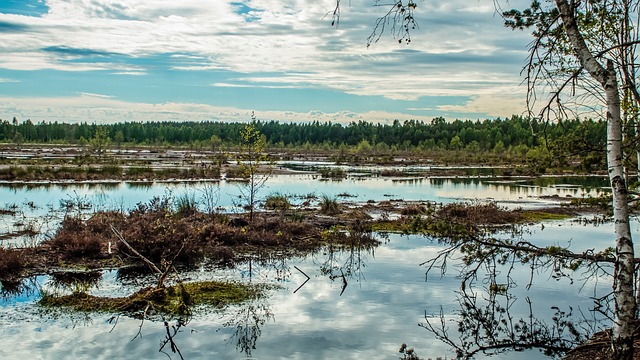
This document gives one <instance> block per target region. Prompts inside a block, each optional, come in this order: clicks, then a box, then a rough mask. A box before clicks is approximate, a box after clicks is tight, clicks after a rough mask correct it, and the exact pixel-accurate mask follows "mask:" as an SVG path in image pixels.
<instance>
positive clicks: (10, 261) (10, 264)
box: [0, 248, 26, 280]
mask: <svg viewBox="0 0 640 360" xmlns="http://www.w3.org/2000/svg"><path fill="white" fill-rule="evenodd" d="M25 265H26V264H25V261H24V258H23V257H22V256H21V254H20V253H19V252H18V251H16V250H14V249H4V248H0V280H8V279H15V278H18V277H20V272H22V269H24V267H25Z"/></svg>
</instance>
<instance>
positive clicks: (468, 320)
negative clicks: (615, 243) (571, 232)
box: [420, 231, 611, 359]
mask: <svg viewBox="0 0 640 360" xmlns="http://www.w3.org/2000/svg"><path fill="white" fill-rule="evenodd" d="M519 234H521V232H520V231H515V232H511V233H509V236H508V237H507V239H504V238H490V237H482V236H480V235H471V236H469V237H468V238H466V239H464V240H449V246H448V247H447V248H446V249H444V250H442V251H441V252H439V253H438V255H437V256H436V257H435V258H433V259H431V260H429V261H427V262H425V263H423V265H426V266H427V276H428V275H429V272H430V271H432V270H434V269H439V270H440V273H441V275H444V274H445V272H446V271H447V270H448V269H449V268H450V267H451V263H455V264H456V265H455V266H454V267H455V268H456V269H457V271H459V273H458V276H459V278H460V279H461V287H460V290H459V291H457V292H456V296H457V302H458V304H459V306H460V308H459V310H457V311H456V313H455V315H447V314H445V313H444V310H442V309H441V310H440V314H439V315H436V316H433V315H431V316H430V315H428V314H426V313H425V322H423V323H421V324H420V326H421V327H423V328H425V329H427V330H429V331H430V332H431V333H433V334H434V335H435V336H436V338H438V339H439V340H441V341H443V342H444V343H446V344H448V345H449V346H450V347H451V348H452V349H453V350H454V351H455V352H456V357H457V358H459V359H469V358H473V357H474V356H476V355H477V354H479V353H482V354H485V355H492V354H497V353H502V352H506V351H523V350H529V349H538V350H540V351H541V352H543V353H544V354H545V355H546V356H555V357H557V356H561V355H562V354H564V353H565V352H567V351H569V350H571V349H572V348H574V347H576V346H577V345H579V344H581V343H583V342H584V341H586V340H587V339H588V338H589V337H590V335H592V334H593V333H594V332H596V331H597V330H600V329H602V328H603V327H605V326H606V322H608V321H609V320H610V315H611V309H610V304H609V302H610V295H611V294H607V295H605V296H602V297H600V298H595V295H596V288H595V285H593V286H594V300H595V306H594V308H593V309H590V312H589V315H588V316H587V315H585V314H584V313H583V312H582V311H581V309H579V308H578V309H574V308H572V307H568V308H566V309H561V308H560V307H558V306H555V304H553V303H545V304H544V308H543V309H542V310H538V311H537V312H538V313H537V314H536V313H535V312H534V306H533V304H532V301H531V299H530V298H529V297H526V298H525V299H524V302H526V307H527V308H528V309H527V310H523V306H524V305H525V304H523V301H520V302H519V303H518V302H517V301H518V299H517V298H516V297H515V296H514V295H513V294H512V293H511V290H512V289H514V288H516V287H517V282H516V279H515V275H514V274H516V273H517V271H516V270H517V269H516V267H520V266H525V267H528V268H529V270H530V276H529V279H528V281H527V284H526V289H527V290H530V289H531V287H532V286H533V282H534V277H535V276H540V275H541V274H548V275H549V277H550V278H551V279H555V280H556V281H560V280H562V279H566V280H568V281H569V282H570V283H573V282H574V277H575V276H576V273H577V271H578V270H579V269H580V270H582V271H581V272H579V273H578V274H579V276H580V279H579V280H581V281H583V284H582V287H581V289H582V288H584V286H586V285H587V284H588V283H589V282H588V280H595V281H594V282H597V280H598V278H599V277H601V276H607V275H609V274H610V273H611V266H610V264H611V257H610V254H609V253H608V252H606V251H605V252H602V253H595V252H593V251H591V250H588V251H585V252H583V253H573V252H571V251H569V250H568V249H567V248H562V247H559V246H550V247H545V248H541V247H537V246H535V245H534V244H531V243H529V242H526V241H523V240H522V238H521V237H519ZM547 305H548V307H547ZM538 308H540V305H538ZM515 309H517V310H515ZM512 311H513V313H519V314H522V313H523V312H524V313H528V316H524V317H519V318H517V317H514V316H512ZM576 311H577V313H578V314H577V315H575V314H574V312H576ZM449 322H457V328H456V329H455V331H452V329H451V328H450V327H449V325H448V323H449Z"/></svg>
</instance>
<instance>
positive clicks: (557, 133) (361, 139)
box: [0, 116, 606, 151]
mask: <svg viewBox="0 0 640 360" xmlns="http://www.w3.org/2000/svg"><path fill="white" fill-rule="evenodd" d="M245 125H246V123H240V122H236V123H228V122H214V121H203V122H124V123H116V124H108V125H97V124H88V123H76V124H69V123H58V122H44V121H42V122H39V123H33V122H32V121H30V120H25V121H22V122H20V121H18V120H17V119H15V118H14V119H13V120H12V121H9V120H0V142H4V143H11V142H17V143H43V144H48V143H62V144H78V143H83V142H84V141H87V140H89V139H91V138H92V137H94V136H96V133H97V131H98V129H101V128H102V129H106V130H107V133H108V136H109V138H110V139H111V143H112V144H118V145H120V144H130V145H156V146H158V145H177V146H189V147H198V148H201V147H205V146H209V145H213V146H217V145H236V144H238V143H239V142H240V130H241V129H242V128H243V127H244V126H245ZM255 126H256V129H257V130H258V131H260V133H262V134H263V135H264V136H265V137H266V140H267V143H268V144H269V145H270V146H271V147H281V148H287V147H304V146H307V147H308V146H312V147H314V148H318V147H324V148H337V147H339V146H340V145H343V144H344V145H346V146H349V147H352V146H358V145H360V146H363V147H370V148H372V149H379V150H389V149H397V150H412V149H423V150H437V149H449V150H460V149H469V150H474V151H492V150H496V149H497V150H507V149H510V148H515V147H520V148H521V150H524V149H532V148H534V147H536V146H539V145H542V144H543V143H546V144H548V143H549V142H551V143H557V142H558V141H564V142H566V141H567V139H571V140H572V141H573V140H577V141H578V142H579V143H581V144H582V145H583V146H582V147H584V148H589V149H591V150H594V149H600V150H604V148H603V146H604V140H605V133H606V123H605V122H603V121H593V120H587V121H579V120H572V121H564V122H560V123H541V122H538V121H536V120H529V119H527V118H525V117H521V116H512V117H510V118H506V119H495V120H482V121H481V120H476V121H471V120H465V121H462V120H455V121H452V122H448V121H445V119H444V118H434V119H433V120H432V121H431V122H428V123H425V122H423V121H415V120H409V121H404V122H401V121H398V120H396V121H394V122H393V123H392V124H378V123H370V122H364V121H360V122H352V123H350V124H348V125H342V124H338V123H331V122H325V123H320V122H308V123H280V122H275V121H266V122H263V121H257V122H256V123H255ZM103 131H104V130H103Z"/></svg>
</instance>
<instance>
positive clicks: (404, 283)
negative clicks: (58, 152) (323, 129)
mask: <svg viewBox="0 0 640 360" xmlns="http://www.w3.org/2000/svg"><path fill="white" fill-rule="evenodd" d="M538 181H539V180H523V181H520V182H501V181H495V180H487V181H485V180H483V179H473V180H469V179H465V180H463V179H412V180H407V181H393V180H391V179H384V178H367V179H346V180H343V181H339V182H338V181H319V180H318V179H313V178H312V177H311V176H310V175H309V176H307V175H300V176H274V177H272V178H271V179H270V180H269V183H268V185H269V186H268V189H265V194H268V193H270V192H280V193H284V194H290V195H304V194H309V193H316V194H317V195H321V194H328V195H330V196H334V195H338V194H341V193H344V192H347V193H349V194H351V195H353V196H354V197H353V198H350V199H351V200H353V201H367V200H370V199H371V200H375V201H382V200H386V199H389V198H394V199H405V200H430V201H438V202H451V201H460V200H464V199H476V198H479V199H484V198H493V199H496V200H500V201H504V202H518V201H526V200H529V201H530V202H531V203H532V204H534V205H536V206H537V205H539V204H544V203H546V202H547V200H545V199H541V198H539V196H553V195H558V196H559V197H566V196H567V195H571V196H572V197H577V196H583V194H584V196H589V195H592V196H593V195H594V194H597V193H599V192H601V191H602V189H601V186H604V185H602V183H600V182H598V181H595V182H594V184H595V185H589V186H586V187H585V186H584V184H580V182H579V181H575V179H568V178H565V179H562V178H556V179H553V180H549V179H543V180H542V181H543V182H538ZM605 184H606V181H605ZM202 186H204V185H203V183H189V184H184V183H182V184H151V185H148V186H144V187H141V186H138V185H134V186H132V185H131V184H126V183H116V184H112V185H108V186H104V185H87V184H84V185H70V186H61V185H53V186H46V187H45V186H35V187H32V186H22V187H20V186H18V187H15V186H13V187H10V186H5V187H2V188H0V193H1V194H0V196H1V199H2V201H3V202H4V203H5V204H13V203H15V204H25V203H28V202H34V204H33V207H32V211H33V212H36V213H37V212H43V211H46V210H43V209H46V208H47V206H49V207H58V206H59V204H58V203H59V201H60V200H61V199H65V198H69V197H77V196H86V197H87V198H88V199H89V200H90V201H91V202H92V203H94V204H98V205H94V206H96V207H104V208H109V207H111V208H113V207H115V208H120V207H122V208H125V209H126V208H129V207H131V206H133V204H135V203H137V202H140V201H143V202H146V201H148V200H149V198H151V197H152V196H156V195H162V194H163V193H164V192H166V191H168V190H167V189H169V190H170V191H172V193H173V195H176V194H179V193H183V192H197V191H200V189H202ZM217 186H219V192H220V204H221V206H232V202H231V201H232V199H233V197H234V196H236V195H234V194H236V192H237V187H236V185H235V184H233V183H226V182H222V183H220V184H219V185H217ZM225 197H226V198H228V199H229V200H224V199H225ZM225 201H229V203H225ZM47 204H49V205H47ZM5 206H6V205H5ZM26 212H28V211H26V210H25V213H26ZM25 216H26V215H25ZM7 222H9V221H7ZM544 225H545V226H544V227H542V226H541V225H535V226H531V227H529V228H527V229H526V231H524V232H523V233H522V235H521V236H522V237H523V239H524V240H528V241H531V242H533V243H535V244H538V245H540V246H544V245H550V244H553V245H561V246H568V245H570V246H571V248H572V249H573V250H575V251H581V250H586V249H591V248H595V249H603V248H606V247H608V246H611V243H612V239H613V235H612V234H613V230H612V227H611V225H610V224H605V225H600V226H594V225H580V224H578V223H575V222H570V221H557V222H546V223H545V224H544ZM638 226H639V225H638V223H637V222H634V223H633V225H632V231H633V233H634V235H636V236H637V234H638V233H639V230H638ZM378 236H380V240H381V242H382V243H381V245H379V246H378V247H377V248H375V249H372V250H364V249H361V250H358V249H353V250H352V251H344V252H339V253H332V252H329V251H321V252H318V253H316V254H313V255H309V256H305V257H297V258H288V259H272V260H270V261H265V262H262V263H257V262H256V263H253V264H252V268H251V269H252V271H251V277H250V278H249V265H248V264H238V265H236V266H235V267H234V268H231V269H214V270H212V269H209V268H204V267H203V268H202V269H197V270H194V271H191V272H189V273H186V274H183V277H185V278H190V279H194V280H195V279H234V280H238V281H252V282H257V283H269V284H275V285H278V286H279V288H278V289H274V290H270V291H269V296H268V297H267V298H266V299H263V300H261V301H257V302H253V303H248V304H243V305H240V306H235V307H230V308H228V309H226V310H219V311H214V310H211V309H200V310H199V311H198V312H197V313H196V316H194V317H193V318H192V319H191V321H190V322H188V324H186V325H185V326H184V327H182V328H181V329H180V332H179V333H178V334H177V335H176V337H175V342H176V345H177V347H178V349H179V350H180V353H181V354H182V356H183V357H184V358H185V359H248V358H251V359H282V358H286V359H363V358H366V359H398V358H402V354H399V353H398V348H399V347H400V345H401V344H402V343H407V344H408V345H409V346H410V347H414V348H415V349H416V351H417V354H418V355H419V356H420V357H422V358H429V357H432V358H435V357H438V356H441V357H445V356H447V357H448V358H451V357H453V356H455V354H454V353H453V352H452V349H451V346H449V345H447V344H445V343H444V342H442V341H440V340H439V339H437V338H436V337H435V336H434V334H433V333H432V332H430V331H428V330H426V329H425V328H424V324H425V323H426V322H427V321H430V322H431V323H432V324H434V325H438V324H439V323H440V314H441V313H442V314H443V315H444V322H445V325H446V326H447V327H448V329H449V335H450V337H451V338H453V339H456V338H458V336H459V334H458V333H457V331H458V325H457V324H458V322H459V321H460V320H461V312H460V311H461V307H460V304H459V302H458V300H459V293H458V292H459V290H460V284H461V283H460V279H459V278H458V277H457V275H458V269H459V267H458V266H457V265H459V262H458V261H456V260H452V261H450V263H449V264H448V268H447V272H446V273H444V274H443V275H441V274H440V272H439V270H438V271H432V272H431V273H430V274H429V277H428V279H427V278H426V276H425V272H426V268H425V267H424V266H420V265H419V264H420V263H422V262H424V261H427V260H429V259H433V258H434V257H436V256H437V254H438V252H439V251H441V250H442V249H443V245H441V244H439V243H438V242H437V241H435V240H434V239H429V238H426V237H422V236H401V235H398V234H389V235H386V236H382V235H378ZM501 236H507V235H501ZM294 266H295V267H297V268H299V269H300V270H301V271H302V272H304V273H306V274H307V275H308V276H309V277H310V278H311V279H310V280H309V281H308V282H307V283H306V284H305V285H304V286H303V287H302V288H300V289H299V290H297V289H298V287H299V286H300V285H301V284H302V283H303V282H304V281H305V279H306V277H305V276H304V275H303V274H302V273H301V272H299V271H298V270H297V269H296V268H295V267H294ZM498 270H499V272H498V274H497V276H496V278H495V282H497V283H507V282H510V283H513V284H514V286H513V287H512V288H511V289H510V290H509V294H510V295H511V296H513V298H509V313H510V315H511V316H512V317H513V319H514V321H516V320H517V319H519V318H524V319H527V320H528V319H529V318H528V316H529V311H530V309H531V311H532V312H533V314H534V316H535V317H536V318H537V319H540V321H544V322H546V323H548V324H551V323H552V322H553V321H552V317H553V316H554V313H555V312H556V310H555V309H554V308H553V307H557V308H558V309H560V310H561V311H565V312H569V311H571V313H572V316H571V320H572V321H575V324H576V326H577V327H578V328H579V329H580V331H582V332H584V333H588V332H589V331H591V330H593V327H594V326H595V327H597V326H603V325H607V324H606V322H605V323H604V324H600V323H598V320H601V319H602V316H600V315H598V314H597V313H595V312H593V311H592V310H593V308H594V301H593V298H597V297H600V296H604V295H606V294H607V293H608V292H610V283H611V279H610V278H609V276H607V275H606V274H601V275H600V276H598V277H597V278H589V277H586V275H585V274H583V273H582V272H581V271H578V272H576V273H575V274H574V275H573V278H571V279H569V278H563V277H561V278H556V277H554V276H553V273H552V272H550V271H548V270H535V271H533V272H532V271H531V269H530V268H529V266H528V265H519V264H516V265H515V267H514V269H513V271H511V272H508V271H507V270H508V268H506V267H505V268H503V267H500V266H498ZM491 273H492V274H493V272H491ZM341 274H346V276H345V279H346V280H347V283H348V285H347V287H346V288H343V287H344V285H343V281H342V277H341V276H338V275H341ZM532 274H533V280H532V284H531V286H530V287H528V286H527V284H528V282H529V281H530V279H531V276H532ZM488 275H489V273H485V272H484V270H483V271H481V273H480V274H479V277H478V280H477V282H476V286H475V287H474V289H473V291H474V293H475V294H477V296H478V305H479V306H480V307H482V306H484V305H485V304H486V303H487V302H486V300H487V299H490V298H491V296H490V294H489V293H488V292H487V287H488V283H489V280H488V279H489V278H488ZM507 277H508V278H507ZM146 281H150V279H145V278H135V279H131V278H123V277H120V276H118V274H117V272H116V271H105V272H103V274H102V276H101V279H100V281H99V283H98V286H97V287H96V288H94V289H93V290H91V292H92V293H95V294H100V295H113V296H124V295H127V294H130V293H131V292H133V291H135V290H137V289H138V288H139V287H140V286H141V284H144V283H145V282H146ZM516 284H517V285H516ZM51 288H52V282H51V279H50V278H49V277H48V276H40V277H37V278H34V279H29V280H28V281H27V282H26V284H25V289H24V291H23V292H22V293H20V294H17V295H8V294H7V295H5V296H4V297H3V298H2V299H0V338H2V339H3V342H2V346H0V358H3V359H4V358H6V359H11V358H19V357H24V358H29V359H166V358H167V354H168V355H169V356H170V357H171V358H173V359H179V358H180V356H179V355H178V354H177V353H172V352H171V350H170V349H169V348H168V346H167V347H165V348H164V351H165V352H166V353H167V354H164V353H160V352H159V349H160V347H161V342H162V341H163V340H164V339H165V335H166V329H165V326H164V324H163V323H162V322H161V321H149V320H147V321H144V322H141V321H140V320H137V319H131V318H126V317H122V316H121V317H119V318H117V322H116V319H113V315H111V314H77V313H75V314H65V313H61V312H46V313H45V312H43V310H42V309H41V308H39V307H38V306H37V305H35V301H37V299H38V298H39V296H40V291H41V289H45V290H51ZM296 290H297V291H296ZM343 290H344V291H343ZM467 290H468V289H467ZM496 300H497V301H499V302H501V303H502V305H503V306H506V305H507V297H506V296H505V295H500V294H499V295H497V296H496ZM170 324H173V325H175V321H172V322H171V323H170ZM421 325H422V326H421ZM486 357H487V355H484V354H483V353H479V354H478V355H477V356H476V358H486ZM514 357H517V358H518V359H542V358H545V356H544V355H543V354H542V353H540V352H538V351H536V350H531V351H524V352H517V353H513V352H507V353H505V354H499V355H496V356H492V357H491V358H492V359H512V358H514Z"/></svg>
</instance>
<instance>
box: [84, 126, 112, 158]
mask: <svg viewBox="0 0 640 360" xmlns="http://www.w3.org/2000/svg"><path fill="white" fill-rule="evenodd" d="M110 143H111V138H110V137H109V128H107V127H106V126H99V127H97V128H96V133H95V134H94V135H93V137H92V138H91V139H89V147H90V148H91V151H93V152H94V153H95V154H96V155H98V158H100V157H102V155H103V153H104V152H105V151H106V150H107V147H109V144H110Z"/></svg>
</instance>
